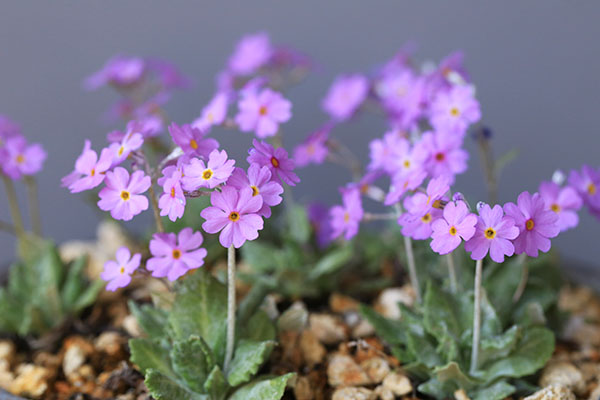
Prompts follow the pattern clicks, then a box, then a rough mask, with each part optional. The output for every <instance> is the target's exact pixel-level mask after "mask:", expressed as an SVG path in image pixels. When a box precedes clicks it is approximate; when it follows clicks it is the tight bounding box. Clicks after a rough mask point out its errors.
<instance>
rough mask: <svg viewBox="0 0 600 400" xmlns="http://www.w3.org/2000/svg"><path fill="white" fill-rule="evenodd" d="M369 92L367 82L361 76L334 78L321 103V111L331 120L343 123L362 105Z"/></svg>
mask: <svg viewBox="0 0 600 400" xmlns="http://www.w3.org/2000/svg"><path fill="white" fill-rule="evenodd" d="M368 91H369V81H368V80H367V78H365V77H364V76H362V75H343V76H339V77H337V78H336V80H335V81H334V82H333V84H332V85H331V87H330V88H329V91H328V92H327V95H326V96H325V98H324V99H323V101H322V102H321V107H322V108H323V111H325V112H326V113H327V114H329V115H330V116H331V118H333V119H335V120H338V121H344V120H346V119H348V118H350V117H351V116H352V114H354V112H355V111H356V109H357V108H358V107H359V106H360V105H361V104H362V102H363V101H364V100H365V98H366V97H367V93H368Z"/></svg>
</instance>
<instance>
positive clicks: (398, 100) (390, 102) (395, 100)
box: [376, 67, 425, 129]
mask: <svg viewBox="0 0 600 400" xmlns="http://www.w3.org/2000/svg"><path fill="white" fill-rule="evenodd" d="M424 88H425V85H424V80H423V78H422V77H420V76H415V74H414V72H412V71H411V70H410V69H409V68H406V67H405V68H402V70H401V71H399V72H394V73H390V74H387V75H386V76H385V77H384V78H383V79H382V80H381V81H379V82H378V84H377V89H376V91H377V94H378V95H379V97H380V98H381V100H382V103H383V105H384V107H385V108H386V109H387V111H388V113H389V114H390V117H391V118H392V119H393V120H394V121H395V122H396V123H397V124H399V125H400V126H401V127H403V128H404V129H410V128H412V127H414V125H415V123H416V121H417V120H418V118H419V117H420V116H421V114H422V113H423V98H424Z"/></svg>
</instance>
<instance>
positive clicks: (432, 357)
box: [403, 332, 443, 368]
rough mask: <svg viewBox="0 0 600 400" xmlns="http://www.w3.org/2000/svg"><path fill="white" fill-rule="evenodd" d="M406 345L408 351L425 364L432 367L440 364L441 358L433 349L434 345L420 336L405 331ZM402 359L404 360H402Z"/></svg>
mask: <svg viewBox="0 0 600 400" xmlns="http://www.w3.org/2000/svg"><path fill="white" fill-rule="evenodd" d="M406 338H407V341H406V347H407V350H408V352H409V353H411V354H413V355H414V357H415V359H416V360H417V361H418V362H420V363H422V364H423V365H425V366H427V367H428V368H434V367H435V366H436V365H440V364H442V362H443V361H442V358H441V357H440V355H439V354H438V353H437V351H436V350H435V345H434V344H432V343H431V342H430V341H429V340H427V339H425V338H424V337H422V336H417V335H415V334H413V333H411V332H407V333H406ZM403 361H404V360H403Z"/></svg>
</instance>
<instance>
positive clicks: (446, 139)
mask: <svg viewBox="0 0 600 400" xmlns="http://www.w3.org/2000/svg"><path fill="white" fill-rule="evenodd" d="M462 144H463V141H462V137H460V136H456V135H452V134H449V133H446V132H435V133H434V132H426V133H424V134H423V136H422V138H421V140H420V141H419V142H418V143H417V144H416V145H415V146H416V147H418V148H419V150H418V151H422V152H423V154H426V158H425V161H424V166H425V169H426V170H427V171H428V172H429V173H430V174H431V176H432V177H434V178H435V177H442V176H443V177H445V178H446V179H448V181H449V183H450V184H452V183H453V182H454V176H455V175H457V174H460V173H463V172H465V171H466V170H467V160H468V159H469V154H468V153H467V152H466V151H465V150H463V149H462Z"/></svg>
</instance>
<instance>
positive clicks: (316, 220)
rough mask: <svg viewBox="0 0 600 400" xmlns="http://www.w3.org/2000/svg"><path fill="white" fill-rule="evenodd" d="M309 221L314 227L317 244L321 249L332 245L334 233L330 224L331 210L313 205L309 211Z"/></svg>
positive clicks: (309, 207)
mask: <svg viewBox="0 0 600 400" xmlns="http://www.w3.org/2000/svg"><path fill="white" fill-rule="evenodd" d="M307 214H308V220H309V221H310V224H311V225H312V227H313V229H314V231H315V236H316V239H317V244H318V245H319V247H320V248H325V247H327V245H329V243H331V237H332V235H333V231H332V229H331V225H330V223H329V209H328V208H327V207H325V206H323V205H321V204H319V203H312V204H310V205H309V206H308V209H307Z"/></svg>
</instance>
